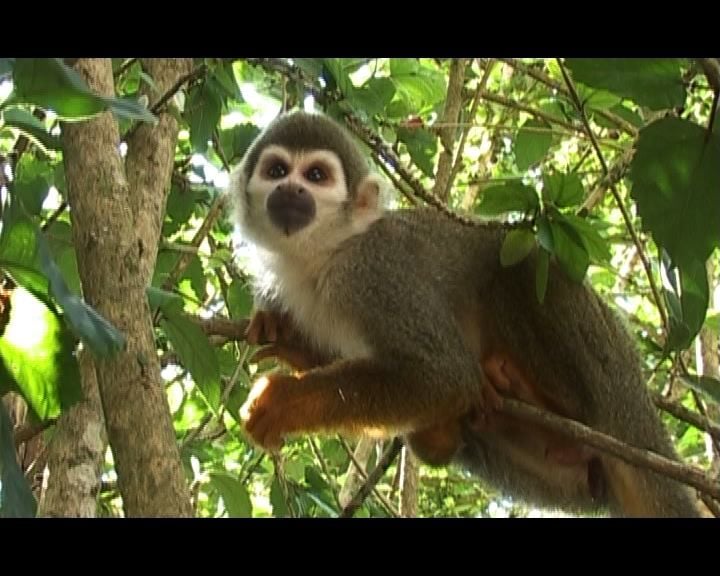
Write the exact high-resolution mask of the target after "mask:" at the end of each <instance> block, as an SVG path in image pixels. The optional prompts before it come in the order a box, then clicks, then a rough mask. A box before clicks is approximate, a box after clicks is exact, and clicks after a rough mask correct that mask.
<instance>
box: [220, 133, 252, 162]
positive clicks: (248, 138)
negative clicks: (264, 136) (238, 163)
mask: <svg viewBox="0 0 720 576" xmlns="http://www.w3.org/2000/svg"><path fill="white" fill-rule="evenodd" d="M259 133H260V129H259V128H258V127H257V126H255V125H254V124H239V125H237V126H233V127H232V128H230V129H229V130H223V131H222V132H220V146H221V147H222V151H223V154H225V158H226V159H227V161H228V162H229V163H231V164H232V163H233V162H234V161H235V160H237V159H239V158H242V156H243V155H244V154H245V152H246V151H247V149H248V148H249V147H250V144H252V142H253V140H255V138H256V137H257V135H258V134H259Z"/></svg>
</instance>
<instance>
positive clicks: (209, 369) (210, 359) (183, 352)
mask: <svg viewBox="0 0 720 576" xmlns="http://www.w3.org/2000/svg"><path fill="white" fill-rule="evenodd" d="M161 325H162V327H163V330H165V334H167V337H168V340H169V341H170V343H171V344H172V347H173V348H174V349H175V352H177V354H178V357H179V358H180V361H181V362H182V364H183V366H185V368H187V369H188V371H189V372H190V374H191V375H192V377H193V380H194V381H195V383H196V384H197V386H198V388H199V389H200V391H201V392H202V394H203V396H204V397H205V400H207V403H208V404H209V406H210V407H211V408H212V409H213V410H217V409H218V408H219V407H220V365H219V364H218V360H217V357H216V356H215V352H214V350H213V347H212V346H211V345H210V342H209V340H208V338H207V336H206V335H205V333H204V332H203V331H202V329H201V328H200V327H199V326H198V325H197V324H195V323H194V322H193V321H192V320H190V319H189V318H187V317H185V316H184V315H183V314H181V313H178V312H177V310H175V309H166V310H165V318H163V320H162V321H161Z"/></svg>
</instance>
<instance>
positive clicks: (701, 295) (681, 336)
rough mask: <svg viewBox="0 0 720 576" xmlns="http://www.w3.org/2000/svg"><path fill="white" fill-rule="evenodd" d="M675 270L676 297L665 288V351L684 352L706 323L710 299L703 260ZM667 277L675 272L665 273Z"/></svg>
mask: <svg viewBox="0 0 720 576" xmlns="http://www.w3.org/2000/svg"><path fill="white" fill-rule="evenodd" d="M676 270H677V273H678V275H679V277H680V295H679V297H678V294H677V293H673V292H670V291H669V290H668V289H667V288H666V289H665V295H666V298H667V299H668V313H669V316H670V333H669V334H668V339H667V344H666V347H667V349H668V350H684V349H685V348H687V347H688V346H690V344H691V343H692V341H693V339H694V338H695V336H697V334H698V332H699V331H700V329H701V328H702V325H703V322H704V321H705V314H706V312H707V306H708V302H709V297H710V290H709V286H708V280H707V271H706V269H705V265H704V263H703V262H702V261H700V260H695V261H693V262H691V263H686V264H684V265H683V266H682V267H680V268H677V269H676ZM666 276H668V277H670V278H672V277H673V276H674V270H670V271H666ZM674 289H675V290H677V289H676V288H675V287H674Z"/></svg>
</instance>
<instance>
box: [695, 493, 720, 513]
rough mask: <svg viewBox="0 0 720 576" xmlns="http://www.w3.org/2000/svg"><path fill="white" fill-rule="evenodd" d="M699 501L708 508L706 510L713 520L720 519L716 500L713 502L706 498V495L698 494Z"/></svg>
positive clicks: (719, 506) (719, 509) (708, 497)
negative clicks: (713, 517)
mask: <svg viewBox="0 0 720 576" xmlns="http://www.w3.org/2000/svg"><path fill="white" fill-rule="evenodd" d="M700 500H702V501H703V503H704V504H705V506H707V507H708V510H710V512H711V513H712V515H713V516H715V518H720V505H719V504H718V502H717V500H713V499H712V498H710V496H707V495H706V494H700Z"/></svg>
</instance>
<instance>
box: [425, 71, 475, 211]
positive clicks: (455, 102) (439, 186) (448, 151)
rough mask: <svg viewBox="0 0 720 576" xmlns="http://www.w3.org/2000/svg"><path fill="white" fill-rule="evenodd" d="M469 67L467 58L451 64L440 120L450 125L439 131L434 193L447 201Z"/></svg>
mask: <svg viewBox="0 0 720 576" xmlns="http://www.w3.org/2000/svg"><path fill="white" fill-rule="evenodd" d="M466 67H467V59H465V58H456V59H453V60H452V63H451V64H450V74H449V77H448V86H447V96H446V98H445V107H444V110H443V115H442V118H441V120H440V122H442V123H447V124H449V126H446V127H444V128H441V129H440V130H439V131H438V136H439V137H440V144H441V145H442V148H443V149H442V151H441V152H440V158H439V159H438V166H437V171H436V172H435V186H434V187H433V194H435V196H437V197H438V198H440V199H441V200H444V201H445V202H447V198H448V195H449V193H450V185H451V182H450V175H451V174H452V161H453V147H454V146H453V145H454V144H455V128H454V127H453V126H452V124H453V123H456V122H457V121H458V120H459V117H460V111H461V108H462V88H463V85H464V84H465V68H466Z"/></svg>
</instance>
